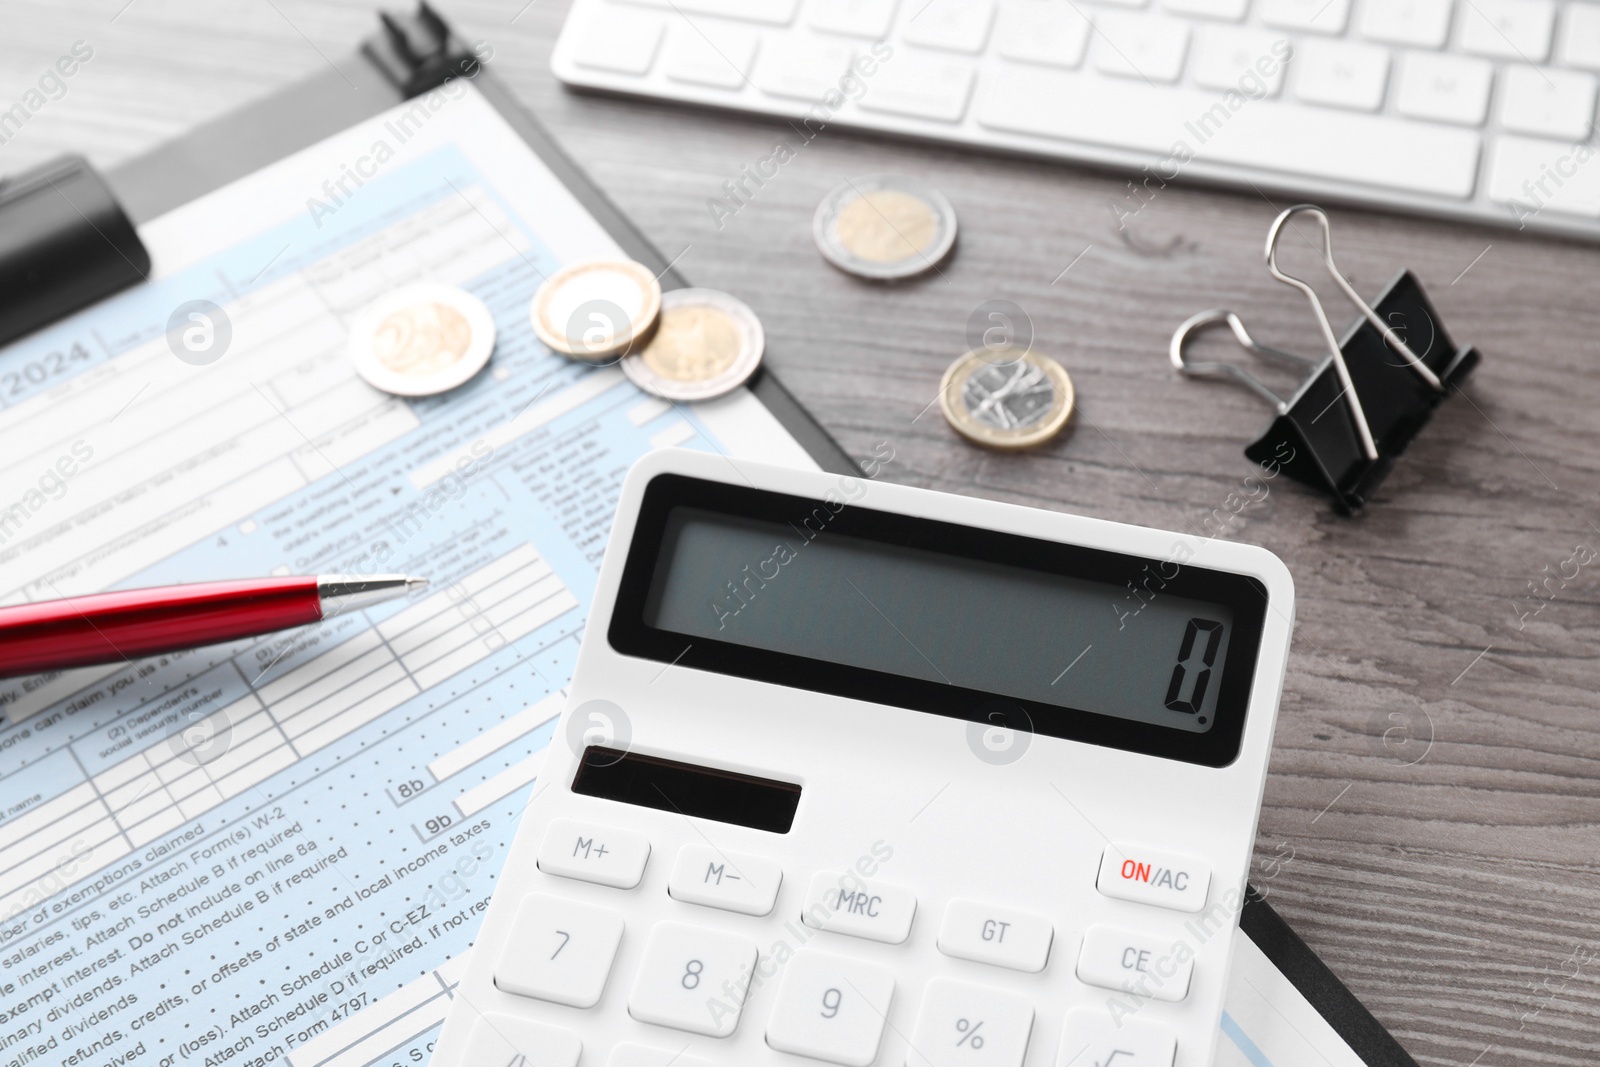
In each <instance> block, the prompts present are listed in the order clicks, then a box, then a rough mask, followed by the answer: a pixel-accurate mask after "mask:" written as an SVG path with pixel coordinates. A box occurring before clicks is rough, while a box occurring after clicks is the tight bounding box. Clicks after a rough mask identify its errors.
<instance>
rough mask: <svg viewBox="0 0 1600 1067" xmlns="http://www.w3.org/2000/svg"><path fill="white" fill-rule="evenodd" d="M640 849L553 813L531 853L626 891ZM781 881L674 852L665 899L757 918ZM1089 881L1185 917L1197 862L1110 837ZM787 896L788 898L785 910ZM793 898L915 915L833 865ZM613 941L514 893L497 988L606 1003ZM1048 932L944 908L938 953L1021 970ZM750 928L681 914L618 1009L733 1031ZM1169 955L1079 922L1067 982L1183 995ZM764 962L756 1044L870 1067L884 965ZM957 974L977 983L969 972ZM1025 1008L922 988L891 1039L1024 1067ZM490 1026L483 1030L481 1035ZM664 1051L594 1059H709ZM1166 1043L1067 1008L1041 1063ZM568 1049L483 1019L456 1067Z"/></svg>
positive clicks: (1185, 968) (1129, 1054) (610, 932)
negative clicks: (766, 989) (905, 1027)
mask: <svg viewBox="0 0 1600 1067" xmlns="http://www.w3.org/2000/svg"><path fill="white" fill-rule="evenodd" d="M650 853H651V843H650V841H649V839H648V838H646V837H645V836H644V835H643V834H640V833H636V832H634V831H631V830H624V829H621V828H619V827H614V826H608V825H604V824H601V823H594V822H590V821H587V820H577V819H556V820H552V821H551V823H550V825H549V827H548V829H547V832H546V834H545V838H544V841H543V844H542V845H541V847H540V849H539V854H538V867H539V869H540V870H541V871H542V872H544V873H546V874H550V875H555V876H558V877H562V878H574V879H578V880H581V881H586V882H593V883H596V884H599V885H604V886H610V887H613V888H617V889H625V890H626V889H633V888H636V887H637V886H638V885H639V884H640V882H641V880H642V879H643V875H644V871H645V867H646V865H647V863H648V861H649V857H650ZM783 878H784V872H783V869H782V867H781V866H780V865H779V864H778V863H777V862H775V861H773V860H772V859H770V858H767V857H764V856H758V855H753V854H750V853H743V852H737V853H735V852H725V851H723V850H721V849H717V848H714V847H712V846H710V845H708V844H701V843H690V844H687V845H684V846H683V847H682V848H680V849H679V851H678V853H677V855H676V857H675V858H674V861H673V867H672V870H671V873H670V876H669V877H668V879H667V891H668V894H669V895H670V896H671V897H672V898H673V899H674V900H677V901H681V902H683V903H686V904H692V905H697V906H702V907H709V908H716V909H719V910H722V911H729V912H736V913H739V914H742V915H748V916H755V917H758V918H759V917H762V916H768V915H771V914H772V911H773V908H774V906H775V903H776V900H777V896H778V891H779V888H780V887H781V885H782V882H783ZM1096 884H1097V888H1098V889H1099V891H1100V892H1101V893H1102V894H1104V895H1106V896H1109V897H1115V898H1118V899H1123V900H1130V901H1134V902H1136V903H1140V904H1154V905H1157V906H1161V907H1166V908H1173V909H1176V910H1182V911H1198V910H1200V909H1201V908H1203V907H1204V904H1205V900H1206V894H1207V893H1208V892H1209V888H1210V870H1209V868H1208V867H1207V866H1206V865H1205V864H1204V863H1202V862H1200V861H1198V860H1196V859H1194V858H1192V857H1186V856H1182V855H1180V854H1177V853H1170V852H1165V851H1161V850H1156V849H1146V848H1136V847H1133V846H1127V845H1112V846H1111V847H1109V848H1107V850H1106V851H1105V853H1104V854H1103V856H1102V858H1101V864H1100V870H1099V874H1098V877H1097V883H1096ZM608 899H609V898H608ZM618 899H621V898H618ZM795 903H796V902H794V901H792V900H791V902H790V906H791V907H792V906H794V904H795ZM799 904H800V910H801V915H800V918H801V921H802V922H803V923H804V924H805V925H806V926H809V927H811V928H813V929H818V930H826V931H830V932H832V933H836V934H844V935H847V936H850V937H859V938H865V939H867V940H871V941H878V942H883V943H885V944H890V945H898V944H902V943H904V942H905V941H906V940H907V939H908V938H909V936H910V933H911V927H912V923H913V920H914V919H915V916H916V911H917V898H916V895H915V893H913V892H912V891H911V890H910V889H908V888H906V887H905V886H902V885H896V884H893V883H889V882H883V881H880V880H879V879H877V878H876V877H873V878H866V877H862V876H860V875H858V874H857V873H856V872H854V871H849V870H845V871H821V872H818V873H816V874H814V875H813V876H812V877H811V879H810V881H809V883H808V884H807V891H806V894H805V897H804V899H803V900H802V901H800V902H799ZM685 914H687V913H685ZM746 921H747V920H743V919H741V920H734V922H735V924H737V923H742V922H746ZM791 929H794V928H791ZM623 932H624V917H623V914H622V913H621V912H620V911H618V910H615V909H611V908H606V907H599V906H596V905H594V904H589V903H583V902H579V901H575V900H567V899H564V898H561V897H556V896H551V895H547V894H542V893H531V894H528V895H527V896H525V897H524V898H523V900H522V901H521V903H520V904H519V907H518V911H517V915H516V918H515V919H514V921H513V927H512V932H511V937H510V939H509V943H508V944H507V945H505V946H504V947H503V948H502V950H501V951H502V955H501V958H500V961H499V963H498V964H497V966H496V968H495V984H496V985H497V986H498V987H499V988H500V989H502V990H504V991H506V992H509V993H513V994H516V995H519V996H524V997H530V998H536V999H539V1000H546V1001H550V1002H553V1003H556V1004H563V1005H568V1006H571V1007H576V1008H590V1007H594V1006H595V1005H596V1004H598V1003H599V1001H600V999H601V997H602V996H603V994H604V991H605V988H606V985H607V983H608V980H609V975H610V972H611V969H612V966H613V963H614V960H615V958H616V955H617V949H618V946H619V944H620V942H621V939H622V935H623ZM1056 932H1057V931H1056V929H1055V927H1054V924H1053V921H1052V919H1051V917H1050V916H1047V915H1043V914H1039V913H1037V912H1030V911H1022V910H1019V909H1015V908H1009V907H1006V906H1004V905H999V904H994V903H989V902H985V901H981V900H973V899H968V898H957V899H955V900H951V901H950V902H949V903H948V904H947V905H946V906H945V909H944V914H943V916H942V919H941V922H940V926H939V932H938V937H937V942H936V943H937V946H938V949H939V951H940V952H941V953H942V954H943V955H945V956H949V957H953V958H956V959H960V960H965V961H971V962H975V963H980V964H985V965H989V966H995V967H1005V968H1009V969H1011V970H1015V971H1021V972H1024V973H1030V974H1032V973H1038V972H1040V971H1043V970H1044V969H1045V967H1046V966H1047V964H1048V963H1049V958H1050V953H1051V951H1052V949H1053V948H1054V945H1055V938H1056ZM635 936H637V935H635ZM760 936H761V933H760V928H759V924H757V925H756V926H753V927H752V928H751V931H750V936H748V937H747V936H740V935H738V934H735V933H729V932H728V931H726V930H722V929H710V928H705V927H701V926H697V925H692V924H689V923H683V922H675V921H665V922H659V923H657V924H656V925H655V926H654V927H653V928H651V929H650V931H649V934H648V937H647V939H646V942H645V946H644V951H643V953H642V959H641V961H640V963H639V965H638V970H637V972H636V973H635V974H634V976H633V984H632V987H631V989H630V991H629V993H628V997H627V1010H628V1013H629V1014H630V1015H631V1016H632V1017H633V1018H634V1019H636V1020H637V1021H639V1022H642V1023H648V1024H651V1025H654V1026H662V1027H669V1028H671V1029H674V1030H679V1031H683V1032H685V1033H689V1034H697V1035H702V1036H704V1037H710V1038H725V1037H729V1036H731V1035H732V1034H733V1033H735V1031H736V1030H737V1029H738V1026H739V1021H740V1017H741V1015H742V1013H743V1009H744V1006H745V1000H746V998H747V996H748V995H749V993H750V991H751V989H752V983H754V985H755V986H756V987H760V986H761V984H762V983H761V981H760V978H766V977H770V975H769V973H768V972H767V971H765V970H758V968H759V967H762V966H764V965H765V964H764V961H763V960H762V958H761V956H760V950H759V948H758V945H757V941H758V940H759V939H760ZM763 943H764V942H763ZM822 943H823V942H818V944H819V945H820V944H822ZM1069 947H1070V946H1069ZM1172 947H1173V946H1172V942H1171V941H1170V940H1169V939H1164V938H1161V937H1157V936H1153V935H1151V934H1149V933H1145V932H1140V931H1138V930H1133V929H1122V928H1118V927H1112V926H1107V925H1094V926H1090V927H1089V928H1088V929H1087V930H1086V931H1085V932H1084V934H1083V938H1082V941H1081V947H1080V948H1079V950H1078V953H1077V958H1076V962H1075V964H1074V974H1075V975H1076V977H1077V979H1078V980H1079V981H1081V982H1084V983H1086V984H1088V985H1093V986H1097V987H1101V988H1106V989H1113V990H1118V991H1132V992H1133V993H1135V994H1137V995H1139V996H1140V997H1141V999H1153V1000H1160V1001H1181V1000H1183V999H1185V998H1186V997H1187V996H1188V993H1189V989H1190V985H1191V980H1192V977H1193V968H1194V963H1193V961H1192V960H1190V959H1186V960H1183V961H1182V962H1179V961H1178V960H1177V959H1176V958H1175V957H1174V956H1173V953H1172ZM874 951H881V950H874ZM780 962H781V963H782V966H781V967H778V968H776V969H777V971H778V973H779V975H780V977H779V979H778V982H777V988H776V990H775V991H774V992H772V993H770V994H767V995H768V996H770V997H771V1003H772V1008H771V1012H770V1015H769V1016H768V1018H767V1020H766V1023H765V1027H766V1029H765V1032H764V1037H765V1040H766V1043H767V1045H768V1046H769V1047H771V1048H772V1049H774V1050H776V1051H778V1052H782V1053H789V1054H794V1055H798V1056H805V1057H808V1058H810V1059H813V1060H818V1061H821V1062H824V1063H832V1064H838V1065H840V1067H868V1065H871V1064H874V1063H876V1062H877V1060H878V1053H879V1051H880V1049H881V1046H882V1042H883V1035H884V1031H885V1029H886V1027H887V1018H888V1013H889V1008H890V1004H891V1002H892V1000H893V999H894V996H895V991H896V989H895V974H896V972H895V971H893V970H891V969H890V968H889V967H886V966H883V965H880V964H878V963H871V962H867V961H864V960H860V959H855V958H850V957H846V956H838V955H834V954H832V953H830V952H827V951H825V950H821V949H818V948H817V947H816V946H807V947H806V948H804V949H801V950H800V951H799V952H796V953H795V954H794V955H793V956H791V957H788V958H787V959H785V960H780ZM971 974H972V975H973V976H974V977H981V976H980V975H979V974H978V972H976V971H973V972H971ZM1036 999H1037V998H1035V999H1034V1000H1030V998H1028V997H1027V996H1025V995H1022V994H1019V993H1016V992H1011V991H1007V990H1002V989H997V988H995V987H993V986H989V985H984V984H981V983H978V982H970V981H958V980H956V979H953V978H945V977H933V978H931V979H929V980H928V981H927V982H926V985H925V987H924V988H923V989H922V991H921V998H920V1001H919V1002H918V1003H917V1015H916V1022H915V1024H914V1026H913V1027H912V1029H911V1030H909V1031H907V1032H906V1034H905V1035H904V1040H905V1042H906V1044H907V1045H908V1047H907V1049H906V1052H905V1054H904V1060H903V1063H904V1067H1022V1064H1023V1062H1024V1060H1025V1058H1026V1055H1027V1050H1028V1044H1029V1041H1030V1040H1031V1038H1032V1035H1033V1027H1034V1023H1035V1021H1036V1017H1035V1003H1036ZM491 1020H493V1021H494V1022H493V1025H492V1026H491V1025H486V1024H487V1023H489V1022H490V1021H491ZM664 1044H667V1045H672V1047H670V1048H666V1047H663V1048H656V1047H652V1046H648V1045H643V1044H636V1043H632V1042H628V1043H624V1044H621V1045H618V1046H617V1047H616V1048H614V1049H612V1050H611V1051H610V1054H609V1058H608V1060H607V1063H608V1067H712V1065H713V1063H714V1062H720V1061H719V1060H714V1059H708V1058H707V1057H706V1056H704V1055H702V1056H695V1055H693V1054H691V1053H690V1052H689V1048H690V1047H691V1046H690V1045H689V1044H687V1043H685V1042H684V1040H683V1039H680V1041H679V1043H676V1044H674V1043H673V1042H671V1041H670V1039H669V1040H668V1041H667V1042H665V1043H664ZM700 1047H701V1048H702V1049H704V1048H705V1047H706V1046H704V1045H702V1046H700ZM1176 1050H1177V1040H1176V1038H1175V1037H1174V1035H1173V1034H1172V1033H1171V1032H1170V1031H1168V1030H1167V1029H1166V1028H1164V1027H1163V1026H1161V1025H1160V1024H1159V1023H1157V1022H1154V1021H1151V1020H1150V1019H1148V1018H1140V1019H1137V1020H1133V1019H1123V1020H1112V1019H1111V1017H1110V1016H1109V1015H1107V1014H1106V1013H1104V1012H1102V1011H1099V1010H1098V1009H1087V1008H1074V1009H1072V1010H1071V1011H1069V1012H1068V1016H1067V1020H1066V1026H1065V1028H1064V1029H1063V1031H1062V1039H1061V1046H1060V1049H1059V1051H1058V1053H1057V1056H1056V1059H1055V1060H1054V1061H1053V1062H1054V1064H1055V1067H1092V1065H1104V1064H1107V1063H1112V1062H1114V1063H1115V1065H1116V1067H1122V1065H1123V1064H1124V1063H1126V1064H1127V1067H1172V1064H1173V1061H1174V1059H1175V1057H1176V1054H1177V1052H1176ZM580 1051H581V1043H580V1041H579V1038H578V1037H577V1035H575V1034H573V1033H571V1032H569V1031H566V1030H561V1029H558V1028H555V1027H550V1026H545V1025H542V1024H537V1023H533V1022H531V1021H529V1020H523V1019H516V1018H512V1017H509V1016H499V1015H490V1016H486V1017H485V1018H484V1019H483V1020H480V1022H479V1024H478V1025H477V1026H476V1027H475V1028H474V1029H473V1031H472V1032H471V1038H470V1053H471V1055H470V1056H469V1057H468V1059H467V1060H466V1062H468V1063H473V1064H477V1063H494V1062H496V1061H498V1062H500V1063H507V1062H512V1061H514V1060H515V1059H516V1057H517V1056H525V1057H526V1060H525V1061H516V1062H517V1064H518V1067H575V1065H576V1063H577V1061H578V1058H579V1054H580ZM598 1051H599V1052H601V1053H602V1054H603V1053H605V1051H606V1050H605V1049H604V1048H602V1049H600V1050H598ZM896 1056H897V1063H898V1062H899V1060H898V1056H899V1054H898V1053H896Z"/></svg>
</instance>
